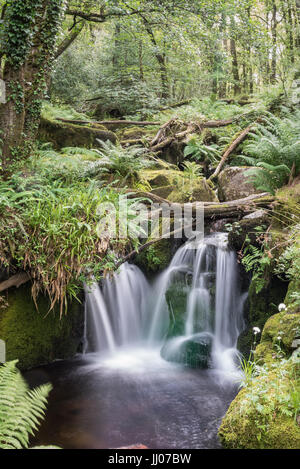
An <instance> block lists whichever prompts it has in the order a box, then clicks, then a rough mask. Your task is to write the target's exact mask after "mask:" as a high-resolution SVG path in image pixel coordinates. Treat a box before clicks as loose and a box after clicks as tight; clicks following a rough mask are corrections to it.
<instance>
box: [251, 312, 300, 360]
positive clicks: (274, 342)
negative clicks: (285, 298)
mask: <svg viewBox="0 0 300 469" xmlns="http://www.w3.org/2000/svg"><path fill="white" fill-rule="evenodd" d="M296 338H300V314H287V313H286V312H282V313H278V314H275V315H274V316H272V317H271V318H269V319H268V321H267V322H266V324H265V327H264V330H263V333H262V337H261V343H260V344H259V346H258V347H257V349H256V351H255V358H256V359H257V360H259V363H262V362H265V363H268V362H270V361H272V360H273V359H274V358H275V357H276V353H277V348H278V347H280V349H281V350H282V352H283V353H284V354H285V356H286V357H289V356H290V355H291V354H292V353H293V351H294V348H293V342H294V341H295V339H296Z"/></svg>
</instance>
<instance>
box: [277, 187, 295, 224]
mask: <svg viewBox="0 0 300 469" xmlns="http://www.w3.org/2000/svg"><path fill="white" fill-rule="evenodd" d="M276 199H277V201H278V202H279V204H277V208H276V216H275V217H274V218H275V219H277V221H278V217H279V221H280V220H281V221H282V223H283V224H284V225H286V224H287V223H288V222H290V223H294V221H295V215H296V214H298V215H299V206H300V180H299V178H298V179H296V181H295V182H294V184H293V185H292V186H285V187H283V188H281V189H279V190H278V191H277V192H276ZM293 214H294V215H293Z"/></svg>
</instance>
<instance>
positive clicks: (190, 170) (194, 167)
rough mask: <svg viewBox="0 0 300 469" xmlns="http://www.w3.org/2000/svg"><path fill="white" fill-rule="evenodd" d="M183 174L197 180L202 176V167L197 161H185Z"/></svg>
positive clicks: (191, 179)
mask: <svg viewBox="0 0 300 469" xmlns="http://www.w3.org/2000/svg"><path fill="white" fill-rule="evenodd" d="M183 166H184V170H183V176H184V177H187V178H189V179H190V181H191V182H192V181H197V179H198V178H199V177H201V176H202V168H201V166H199V165H198V164H197V163H196V162H195V161H186V162H185V163H184V165H183Z"/></svg>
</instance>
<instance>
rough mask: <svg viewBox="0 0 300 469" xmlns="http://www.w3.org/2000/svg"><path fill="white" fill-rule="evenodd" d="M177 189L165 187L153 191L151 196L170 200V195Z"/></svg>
mask: <svg viewBox="0 0 300 469" xmlns="http://www.w3.org/2000/svg"><path fill="white" fill-rule="evenodd" d="M175 189H176V186H163V187H157V188H156V189H152V190H151V194H154V195H158V197H162V198H163V199H168V197H169V195H170V194H171V193H172V192H173V191H174V190H175Z"/></svg>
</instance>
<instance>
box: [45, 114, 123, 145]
mask: <svg viewBox="0 0 300 469" xmlns="http://www.w3.org/2000/svg"><path fill="white" fill-rule="evenodd" d="M39 138H40V140H41V141H43V142H50V143H52V144H53V146H54V148H55V149H61V148H63V147H85V148H93V147H95V146H97V141H96V139H98V140H101V141H104V142H105V141H107V140H109V141H111V142H112V143H116V141H117V137H116V135H115V134H114V133H113V132H111V131H109V130H107V129H106V128H105V127H104V126H101V125H96V124H93V127H89V126H87V125H75V124H69V123H65V122H58V121H52V120H47V119H45V118H42V119H41V122H40V127H39Z"/></svg>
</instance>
